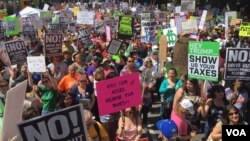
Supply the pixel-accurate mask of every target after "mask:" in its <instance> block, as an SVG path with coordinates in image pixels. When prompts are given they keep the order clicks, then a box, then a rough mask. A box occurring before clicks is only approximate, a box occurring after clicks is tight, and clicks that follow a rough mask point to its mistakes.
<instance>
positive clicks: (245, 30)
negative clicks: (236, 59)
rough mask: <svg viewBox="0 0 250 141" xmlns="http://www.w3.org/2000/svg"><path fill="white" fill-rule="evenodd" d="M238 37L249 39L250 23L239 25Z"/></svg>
mask: <svg viewBox="0 0 250 141" xmlns="http://www.w3.org/2000/svg"><path fill="white" fill-rule="evenodd" d="M239 35H240V36H242V37H249V36H250V23H248V22H243V23H241V25H240V33H239Z"/></svg>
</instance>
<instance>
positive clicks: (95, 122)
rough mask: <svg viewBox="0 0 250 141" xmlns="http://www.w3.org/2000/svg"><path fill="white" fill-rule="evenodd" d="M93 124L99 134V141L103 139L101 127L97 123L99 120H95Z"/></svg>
mask: <svg viewBox="0 0 250 141" xmlns="http://www.w3.org/2000/svg"><path fill="white" fill-rule="evenodd" d="M93 125H94V127H95V130H96V132H97V134H98V137H99V141H101V140H102V139H101V135H100V128H99V125H98V124H97V121H95V120H93Z"/></svg>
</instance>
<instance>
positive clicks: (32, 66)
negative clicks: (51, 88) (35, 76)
mask: <svg viewBox="0 0 250 141" xmlns="http://www.w3.org/2000/svg"><path fill="white" fill-rule="evenodd" d="M27 64H28V69H29V72H46V64H45V57H44V56H31V57H27Z"/></svg>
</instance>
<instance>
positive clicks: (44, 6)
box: [43, 3, 49, 11]
mask: <svg viewBox="0 0 250 141" xmlns="http://www.w3.org/2000/svg"><path fill="white" fill-rule="evenodd" d="M48 9H49V5H48V4H47V3H45V4H44V5H43V11H48Z"/></svg>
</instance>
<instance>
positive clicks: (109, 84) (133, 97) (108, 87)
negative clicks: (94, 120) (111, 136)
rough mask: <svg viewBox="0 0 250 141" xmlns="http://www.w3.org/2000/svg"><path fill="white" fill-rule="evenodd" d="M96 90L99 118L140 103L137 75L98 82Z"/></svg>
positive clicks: (139, 87) (139, 86) (139, 85)
mask: <svg viewBox="0 0 250 141" xmlns="http://www.w3.org/2000/svg"><path fill="white" fill-rule="evenodd" d="M96 90H97V100H98V108H99V114H100V116H102V115H106V114H110V113H114V112H118V111H120V110H123V109H126V108H128V107H133V106H137V105H139V104H141V103H142V98H141V84H140V82H139V73H134V74H131V75H126V76H120V77H117V78H112V79H109V80H104V81H100V82H98V83H97V84H96Z"/></svg>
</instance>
